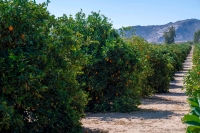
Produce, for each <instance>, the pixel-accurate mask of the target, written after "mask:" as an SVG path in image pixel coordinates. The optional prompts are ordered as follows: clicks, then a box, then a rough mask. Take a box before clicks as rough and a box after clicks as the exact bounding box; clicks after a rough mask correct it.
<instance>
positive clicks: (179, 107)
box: [81, 50, 193, 133]
mask: <svg viewBox="0 0 200 133" xmlns="http://www.w3.org/2000/svg"><path fill="white" fill-rule="evenodd" d="M192 51H193V50H191V52H190V54H189V55H188V57H187V60H185V62H184V63H183V64H184V69H183V71H180V72H177V73H176V74H175V77H174V78H175V80H174V81H172V82H170V89H169V93H161V94H156V95H154V96H153V97H151V98H146V99H143V100H142V104H141V105H140V106H139V108H140V111H137V112H132V113H97V114H94V113H87V114H86V118H84V119H82V121H81V122H82V124H83V126H84V127H85V128H88V129H92V130H96V131H98V130H97V129H100V130H102V132H103V130H104V131H107V132H109V133H185V127H186V125H184V124H182V122H181V118H182V117H183V116H184V114H186V113H188V111H189V106H188V104H187V102H186V98H187V96H185V94H184V91H183V90H182V87H183V77H184V76H185V74H187V71H188V70H189V69H191V67H192V62H191V61H192ZM99 132H100V131H99Z"/></svg>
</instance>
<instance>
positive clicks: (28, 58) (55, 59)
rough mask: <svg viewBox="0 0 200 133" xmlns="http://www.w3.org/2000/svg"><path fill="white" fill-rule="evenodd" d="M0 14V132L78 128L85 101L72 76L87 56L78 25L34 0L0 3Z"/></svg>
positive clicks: (11, 0)
mask: <svg viewBox="0 0 200 133" xmlns="http://www.w3.org/2000/svg"><path fill="white" fill-rule="evenodd" d="M0 18H1V21H0V31H1V32H0V81H1V82H0V132H15V133H20V132H59V133H60V132H74V133H77V132H81V130H82V129H81V123H80V121H79V120H80V118H81V117H82V116H83V109H84V107H85V104H86V103H87V100H86V94H85V93H84V92H83V91H82V90H81V89H80V87H79V83H78V82H77V81H76V77H77V75H78V74H79V73H80V72H81V69H82V67H81V66H82V65H83V64H85V63H86V56H84V53H83V52H82V51H81V50H80V48H81V47H82V46H83V44H85V41H84V39H83V37H82V36H81V35H79V34H78V33H76V32H75V31H73V30H72V29H70V28H69V27H70V26H71V27H73V26H74V27H75V26H76V25H75V24H72V25H70V26H69V25H68V24H67V19H66V16H63V17H61V18H58V19H55V18H54V16H51V15H50V14H49V12H48V11H47V10H46V4H45V3H44V4H39V5H38V4H36V3H34V2H32V1H26V2H22V1H13V0H9V1H0ZM70 21H73V19H70ZM72 68H73V69H72Z"/></svg>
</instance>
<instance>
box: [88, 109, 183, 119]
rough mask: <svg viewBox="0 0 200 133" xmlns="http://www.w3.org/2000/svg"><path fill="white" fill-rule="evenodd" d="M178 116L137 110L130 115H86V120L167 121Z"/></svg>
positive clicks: (165, 111) (171, 112) (159, 111)
mask: <svg viewBox="0 0 200 133" xmlns="http://www.w3.org/2000/svg"><path fill="white" fill-rule="evenodd" d="M172 115H175V116H180V114H177V113H174V112H173V111H168V110H155V109H139V110H138V111H135V112H131V113H86V117H87V119H98V120H100V121H113V120H119V119H124V118H125V119H128V120H131V119H138V118H139V119H168V117H170V116H172Z"/></svg>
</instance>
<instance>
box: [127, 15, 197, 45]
mask: <svg viewBox="0 0 200 133" xmlns="http://www.w3.org/2000/svg"><path fill="white" fill-rule="evenodd" d="M170 26H174V27H175V29H176V38H175V42H185V41H192V40H193V38H194V32H195V31H197V30H199V29H200V20H198V19H186V20H181V21H177V22H174V23H172V22H170V23H168V24H165V25H149V26H140V25H139V26H132V28H131V30H129V31H126V32H125V34H126V37H130V36H131V35H132V33H133V32H134V29H135V34H136V35H137V36H141V37H143V38H144V39H145V40H147V41H148V42H152V43H163V42H164V38H163V32H164V31H166V30H167V28H168V27H170Z"/></svg>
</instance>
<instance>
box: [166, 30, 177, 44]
mask: <svg viewBox="0 0 200 133" xmlns="http://www.w3.org/2000/svg"><path fill="white" fill-rule="evenodd" d="M163 37H164V38H165V43H166V44H172V43H174V37H176V30H175V28H174V27H173V26H171V27H169V28H168V29H167V30H166V31H165V32H164V34H163Z"/></svg>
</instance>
